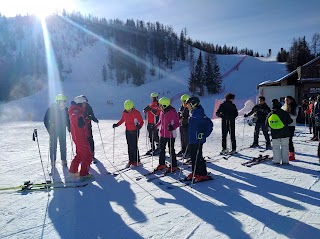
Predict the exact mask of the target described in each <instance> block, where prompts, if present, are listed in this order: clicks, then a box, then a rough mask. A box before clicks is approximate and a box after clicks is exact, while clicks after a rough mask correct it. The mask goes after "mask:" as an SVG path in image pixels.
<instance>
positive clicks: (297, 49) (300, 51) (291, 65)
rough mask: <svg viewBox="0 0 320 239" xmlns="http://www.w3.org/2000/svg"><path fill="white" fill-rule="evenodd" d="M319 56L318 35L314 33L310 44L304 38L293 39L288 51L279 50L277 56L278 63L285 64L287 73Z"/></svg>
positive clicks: (319, 36) (319, 43) (319, 39)
mask: <svg viewBox="0 0 320 239" xmlns="http://www.w3.org/2000/svg"><path fill="white" fill-rule="evenodd" d="M318 56H320V34H319V33H315V34H314V35H313V36H312V40H311V42H309V43H308V42H307V41H306V37H298V39H296V38H293V40H292V43H291V47H290V49H289V51H286V50H285V49H283V48H281V49H280V51H279V52H278V54H277V61H278V62H286V67H287V70H288V71H289V72H292V71H294V70H296V69H297V68H298V67H299V66H302V65H304V64H305V63H307V62H309V61H311V60H312V59H314V58H315V57H318Z"/></svg>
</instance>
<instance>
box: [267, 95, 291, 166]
mask: <svg viewBox="0 0 320 239" xmlns="http://www.w3.org/2000/svg"><path fill="white" fill-rule="evenodd" d="M281 106H282V105H281V103H280V102H279V101H278V100H277V99H273V100H272V111H271V112H270V113H269V115H268V116H267V119H266V124H267V125H269V127H270V128H271V136H272V144H273V147H272V150H273V163H274V164H276V165H280V164H281V162H282V165H286V164H289V155H288V153H289V137H290V131H289V126H288V125H289V124H291V123H292V122H293V120H292V119H291V118H290V115H289V113H288V112H286V111H284V110H282V109H281Z"/></svg>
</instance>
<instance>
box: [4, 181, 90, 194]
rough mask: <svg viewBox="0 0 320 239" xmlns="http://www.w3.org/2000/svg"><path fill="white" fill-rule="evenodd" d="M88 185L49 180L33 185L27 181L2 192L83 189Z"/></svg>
mask: <svg viewBox="0 0 320 239" xmlns="http://www.w3.org/2000/svg"><path fill="white" fill-rule="evenodd" d="M87 185H88V183H83V182H51V181H50V180H48V181H47V182H43V183H33V182H31V181H25V182H24V183H23V184H22V185H19V186H12V187H6V188H0V191H9V190H14V191H16V192H32V191H47V190H53V189H56V188H59V189H60V188H61V189H63V188H83V187H85V186H87Z"/></svg>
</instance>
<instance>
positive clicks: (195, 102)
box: [186, 96, 200, 108]
mask: <svg viewBox="0 0 320 239" xmlns="http://www.w3.org/2000/svg"><path fill="white" fill-rule="evenodd" d="M199 103H200V100H199V98H198V97H195V96H192V97H190V98H189V99H188V100H187V101H186V104H189V105H191V107H192V108H194V107H197V106H198V105H199Z"/></svg>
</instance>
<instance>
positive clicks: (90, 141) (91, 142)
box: [88, 124, 94, 156]
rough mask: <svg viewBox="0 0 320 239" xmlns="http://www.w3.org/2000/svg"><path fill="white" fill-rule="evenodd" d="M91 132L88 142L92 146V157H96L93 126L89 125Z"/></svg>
mask: <svg viewBox="0 0 320 239" xmlns="http://www.w3.org/2000/svg"><path fill="white" fill-rule="evenodd" d="M89 132H90V136H89V137H88V141H89V144H90V148H91V152H92V155H93V156H94V140H93V135H92V125H91V124H90V125H89Z"/></svg>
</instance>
